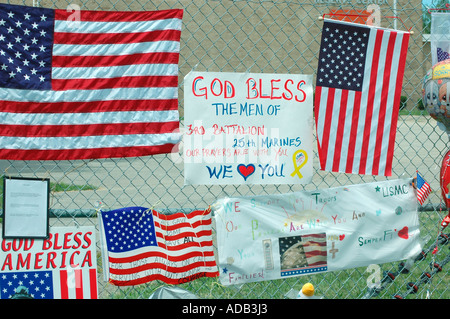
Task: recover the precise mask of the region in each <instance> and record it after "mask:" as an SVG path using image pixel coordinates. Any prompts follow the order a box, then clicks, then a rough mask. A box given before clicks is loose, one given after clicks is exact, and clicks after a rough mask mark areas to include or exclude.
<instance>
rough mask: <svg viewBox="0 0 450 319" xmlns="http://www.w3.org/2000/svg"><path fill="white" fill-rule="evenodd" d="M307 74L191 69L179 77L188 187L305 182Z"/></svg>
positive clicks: (309, 109)
mask: <svg viewBox="0 0 450 319" xmlns="http://www.w3.org/2000/svg"><path fill="white" fill-rule="evenodd" d="M312 80H313V76H312V75H297V74H254V73H223V72H190V73H189V74H188V75H186V77H185V79H184V103H185V112H184V130H185V132H184V139H183V142H184V143H183V144H184V145H183V158H184V173H185V184H205V185H206V184H307V183H309V182H310V181H311V178H312V175H313V92H312Z"/></svg>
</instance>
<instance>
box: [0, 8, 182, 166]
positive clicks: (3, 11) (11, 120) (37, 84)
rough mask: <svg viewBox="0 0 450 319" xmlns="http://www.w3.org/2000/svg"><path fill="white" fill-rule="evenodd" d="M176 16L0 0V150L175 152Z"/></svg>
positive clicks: (5, 153) (57, 155) (2, 153)
mask: <svg viewBox="0 0 450 319" xmlns="http://www.w3.org/2000/svg"><path fill="white" fill-rule="evenodd" d="M182 15H183V11H182V10H178V9H175V10H163V11H148V12H145V11H143V12H119V11H118V12H115V11H110V12H106V11H79V12H70V11H69V12H68V11H66V10H53V9H47V8H37V7H25V6H16V5H8V4H0V87H1V88H2V94H1V95H0V145H1V146H0V159H10V160H68V159H90V158H108V157H130V156H145V155H152V154H159V153H170V152H174V151H177V143H178V142H179V141H180V138H181V136H180V134H179V132H178V128H179V113H178V61H179V51H180V35H181V22H182ZM78 18H79V20H78Z"/></svg>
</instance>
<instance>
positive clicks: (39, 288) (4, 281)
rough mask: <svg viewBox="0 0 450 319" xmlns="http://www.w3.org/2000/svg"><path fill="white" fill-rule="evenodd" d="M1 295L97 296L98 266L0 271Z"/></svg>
mask: <svg viewBox="0 0 450 319" xmlns="http://www.w3.org/2000/svg"><path fill="white" fill-rule="evenodd" d="M0 296H1V299H97V270H96V269H95V268H91V269H63V270H47V271H26V272H24V271H22V272H2V273H1V274H0Z"/></svg>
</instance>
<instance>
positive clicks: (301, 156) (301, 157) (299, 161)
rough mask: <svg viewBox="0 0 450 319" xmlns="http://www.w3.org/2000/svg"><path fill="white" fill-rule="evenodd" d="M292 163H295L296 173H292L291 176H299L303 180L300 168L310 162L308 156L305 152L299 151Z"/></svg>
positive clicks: (293, 157)
mask: <svg viewBox="0 0 450 319" xmlns="http://www.w3.org/2000/svg"><path fill="white" fill-rule="evenodd" d="M292 161H293V162H294V171H293V172H292V173H291V176H294V175H295V174H297V176H298V178H303V175H302V174H301V173H300V168H302V167H303V166H305V164H306V162H307V161H308V154H307V153H306V152H305V151H304V150H298V151H296V152H295V153H294V155H292Z"/></svg>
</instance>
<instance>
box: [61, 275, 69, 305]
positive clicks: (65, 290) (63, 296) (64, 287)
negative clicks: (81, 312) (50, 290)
mask: <svg viewBox="0 0 450 319" xmlns="http://www.w3.org/2000/svg"><path fill="white" fill-rule="evenodd" d="M67 282H68V277H67V270H60V271H59V284H60V290H61V299H69V288H68V286H67Z"/></svg>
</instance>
